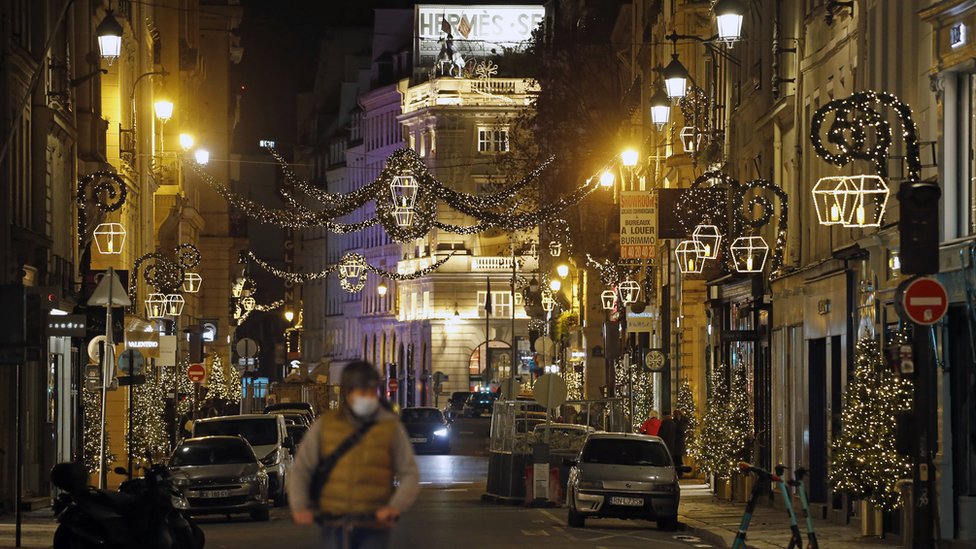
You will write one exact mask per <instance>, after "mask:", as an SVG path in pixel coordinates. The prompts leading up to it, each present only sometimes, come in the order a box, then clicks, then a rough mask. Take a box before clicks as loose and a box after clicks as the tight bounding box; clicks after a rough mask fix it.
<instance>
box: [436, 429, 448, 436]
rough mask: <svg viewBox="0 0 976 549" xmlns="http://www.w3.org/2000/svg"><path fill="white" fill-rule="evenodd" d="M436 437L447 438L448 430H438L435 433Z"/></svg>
mask: <svg viewBox="0 0 976 549" xmlns="http://www.w3.org/2000/svg"><path fill="white" fill-rule="evenodd" d="M434 436H435V437H446V436H447V429H438V430H436V431H434Z"/></svg>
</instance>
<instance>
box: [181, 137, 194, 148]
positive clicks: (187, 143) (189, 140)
mask: <svg viewBox="0 0 976 549" xmlns="http://www.w3.org/2000/svg"><path fill="white" fill-rule="evenodd" d="M192 146H193V136H192V135H190V134H188V133H181V134H180V147H181V148H182V149H183V150H186V149H189V148H190V147H192Z"/></svg>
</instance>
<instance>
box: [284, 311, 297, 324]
mask: <svg viewBox="0 0 976 549" xmlns="http://www.w3.org/2000/svg"><path fill="white" fill-rule="evenodd" d="M285 320H287V321H288V322H291V321H292V320H295V312H294V311H285Z"/></svg>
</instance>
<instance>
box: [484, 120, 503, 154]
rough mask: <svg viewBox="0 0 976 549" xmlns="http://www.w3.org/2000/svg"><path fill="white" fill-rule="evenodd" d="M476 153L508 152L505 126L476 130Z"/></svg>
mask: <svg viewBox="0 0 976 549" xmlns="http://www.w3.org/2000/svg"><path fill="white" fill-rule="evenodd" d="M478 152H483V153H495V152H508V127H507V126H481V127H479V128H478Z"/></svg>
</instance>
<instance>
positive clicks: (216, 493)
mask: <svg viewBox="0 0 976 549" xmlns="http://www.w3.org/2000/svg"><path fill="white" fill-rule="evenodd" d="M199 494H200V495H199V496H198V497H201V498H226V497H228V496H230V490H203V491H201V492H199Z"/></svg>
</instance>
